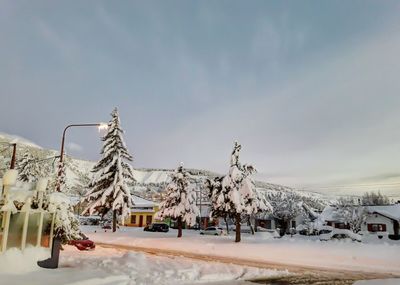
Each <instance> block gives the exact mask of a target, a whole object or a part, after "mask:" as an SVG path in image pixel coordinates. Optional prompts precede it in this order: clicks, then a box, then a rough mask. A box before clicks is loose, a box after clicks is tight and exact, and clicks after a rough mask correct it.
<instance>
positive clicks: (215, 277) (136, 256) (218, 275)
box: [0, 246, 289, 285]
mask: <svg viewBox="0 0 400 285" xmlns="http://www.w3.org/2000/svg"><path fill="white" fill-rule="evenodd" d="M287 274H289V273H288V272H286V271H276V270H266V269H259V268H253V267H242V266H237V265H231V264H222V263H217V262H205V261H196V260H191V259H187V258H183V257H175V258H171V257H165V256H154V255H147V254H142V253H137V252H128V251H121V250H115V249H108V248H102V247H97V248H96V250H95V251H89V252H79V251H77V250H76V249H75V248H73V247H71V246H66V247H65V250H64V251H62V252H61V256H60V267H59V269H56V270H42V271H40V272H31V273H26V274H19V275H7V274H2V275H1V276H0V284H7V285H21V284H29V285H43V284H58V285H128V284H129V285H149V284H157V285H175V284H177V285H178V284H198V283H210V282H221V281H226V283H225V284H233V281H234V280H246V279H251V278H255V277H275V276H276V277H277V276H282V275H287Z"/></svg>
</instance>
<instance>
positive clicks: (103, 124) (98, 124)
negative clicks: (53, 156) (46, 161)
mask: <svg viewBox="0 0 400 285" xmlns="http://www.w3.org/2000/svg"><path fill="white" fill-rule="evenodd" d="M72 127H97V128H98V129H99V130H102V129H106V128H107V124H106V123H95V124H72V125H68V126H66V127H65V129H64V131H63V135H62V139H61V151H60V167H59V169H58V174H57V177H58V182H57V191H58V192H61V181H60V178H61V175H62V163H63V162H64V144H65V133H66V132H67V130H68V129H69V128H72Z"/></svg>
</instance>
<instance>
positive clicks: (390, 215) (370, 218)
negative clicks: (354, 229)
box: [361, 204, 400, 240]
mask: <svg viewBox="0 0 400 285" xmlns="http://www.w3.org/2000/svg"><path fill="white" fill-rule="evenodd" d="M366 210H367V213H368V214H367V218H366V220H365V222H364V224H363V225H362V227H361V230H362V231H368V232H369V233H370V234H375V235H377V236H379V234H382V233H386V234H388V236H389V238H391V239H396V240H399V239H400V230H399V224H400V205H399V204H395V205H387V206H367V207H366Z"/></svg>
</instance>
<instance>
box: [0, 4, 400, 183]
mask: <svg viewBox="0 0 400 285" xmlns="http://www.w3.org/2000/svg"><path fill="white" fill-rule="evenodd" d="M399 14H400V3H399V2H398V1H4V0H0V41H1V44H0V96H1V99H2V102H3V104H2V108H1V112H0V131H2V132H8V133H12V134H17V135H20V136H24V137H27V138H29V139H31V140H33V141H35V142H36V143H38V144H40V145H42V146H44V147H51V148H55V149H58V148H59V143H60V142H59V141H60V136H61V132H62V129H63V127H64V126H65V125H67V124H68V123H80V122H96V121H108V119H109V113H110V112H111V110H112V109H113V107H114V106H117V107H118V108H119V109H120V114H121V120H122V124H123V127H124V129H125V131H126V141H127V144H128V146H129V149H130V150H131V152H132V153H133V155H134V157H135V162H134V165H135V166H137V167H157V168H158V167H168V168H171V167H175V166H176V165H177V164H178V163H179V162H180V161H184V162H185V163H186V165H187V166H188V167H193V168H206V169H210V170H214V171H217V172H225V171H226V170H227V163H228V159H229V153H230V151H231V148H232V144H233V141H234V140H235V139H237V140H239V141H241V142H242V144H243V160H245V161H247V162H252V163H254V164H255V165H256V167H257V169H258V170H259V172H260V173H259V177H260V178H263V179H265V180H269V181H272V182H278V183H284V184H288V185H294V186H309V185H310V184H320V183H321V184H324V185H325V184H330V183H334V184H335V183H336V184H344V183H364V182H365V181H369V180H368V179H372V178H371V177H374V178H373V181H374V183H375V182H376V181H377V182H376V183H392V182H393V179H397V178H398V177H396V176H397V173H399V170H400V162H399V161H400V144H399V142H400V133H399V131H398V130H399V127H400V123H399V122H400V112H398V109H399V106H400V93H399V91H400V81H399V80H398V78H399V74H400V72H399V71H400V59H399V50H400V19H399V18H400V17H398V15H399ZM68 141H69V143H74V144H75V145H74V147H73V149H74V150H75V151H74V150H73V149H71V150H70V153H71V154H73V155H75V156H78V157H83V158H89V159H97V157H98V152H99V142H98V134H97V132H96V131H95V130H79V129H75V130H72V129H71V130H70V132H69V134H68ZM79 146H81V149H80V147H79ZM389 174H392V175H389ZM388 175H389V176H390V177H391V178H390V179H391V180H390V181H389V182H388V181H387V178H386V177H387V176H388ZM393 176H394V177H395V178H393ZM379 177H385V178H382V179H381V178H379ZM381 180H382V181H381ZM395 182H396V183H397V182H398V179H397V180H396V181H395Z"/></svg>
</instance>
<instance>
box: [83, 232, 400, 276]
mask: <svg viewBox="0 0 400 285" xmlns="http://www.w3.org/2000/svg"><path fill="white" fill-rule="evenodd" d="M84 231H85V232H86V234H87V235H88V236H89V237H90V238H91V239H92V240H94V241H95V242H101V243H108V244H116V245H126V246H133V247H142V248H152V249H163V250H173V251H178V252H187V253H192V254H200V255H209V256H214V257H224V258H231V259H233V260H235V259H236V260H246V261H256V262H260V263H262V262H265V263H278V264H287V265H297V266H306V267H316V268H320V269H337V270H353V271H364V272H373V273H392V274H397V275H399V274H400V242H392V243H387V242H383V243H382V242H381V243H358V242H352V241H326V242H321V241H319V240H315V239H314V240H312V239H310V238H306V237H302V236H295V237H293V238H291V237H284V238H282V239H275V238H273V237H272V236H271V235H270V234H269V233H256V235H255V236H252V235H250V234H243V240H242V242H241V243H239V244H237V243H234V242H233V236H201V235H199V232H198V231H193V230H185V231H184V233H183V238H180V239H178V238H176V231H175V230H173V229H171V230H170V232H168V233H150V232H144V231H143V229H142V228H128V227H123V228H120V229H119V231H118V232H117V233H111V232H110V231H107V232H104V230H101V229H99V228H98V227H85V228H84ZM94 231H96V233H94Z"/></svg>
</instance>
